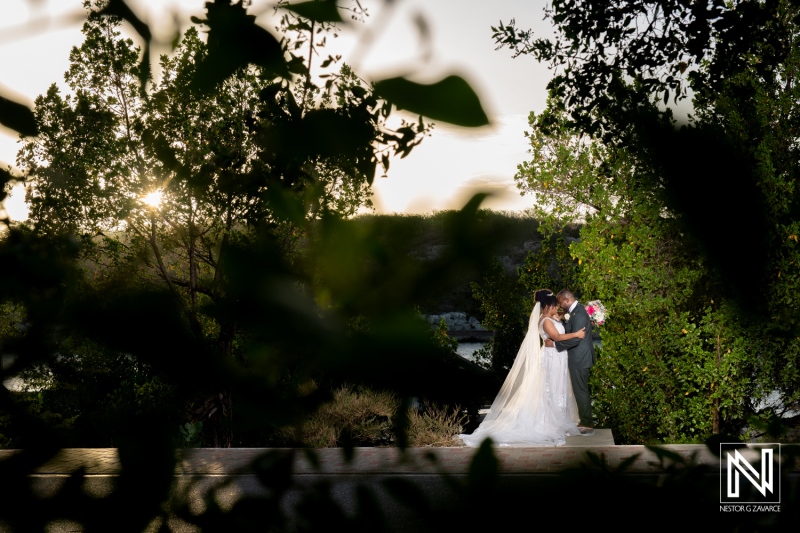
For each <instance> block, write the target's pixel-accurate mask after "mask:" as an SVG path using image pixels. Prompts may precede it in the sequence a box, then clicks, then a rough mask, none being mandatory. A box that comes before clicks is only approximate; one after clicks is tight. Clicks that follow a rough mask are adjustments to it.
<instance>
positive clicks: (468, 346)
mask: <svg viewBox="0 0 800 533" xmlns="http://www.w3.org/2000/svg"><path fill="white" fill-rule="evenodd" d="M485 344H486V343H485V342H459V343H458V355H460V356H461V357H463V358H464V359H467V360H469V361H472V362H473V363H474V362H475V355H474V354H475V352H477V351H478V350H480V349H481V348H483V347H484V345H485Z"/></svg>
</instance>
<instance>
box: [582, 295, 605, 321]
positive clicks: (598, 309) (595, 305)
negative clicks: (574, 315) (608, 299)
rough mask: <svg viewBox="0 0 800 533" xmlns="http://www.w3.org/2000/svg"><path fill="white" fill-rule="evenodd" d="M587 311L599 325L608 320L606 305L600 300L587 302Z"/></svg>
mask: <svg viewBox="0 0 800 533" xmlns="http://www.w3.org/2000/svg"><path fill="white" fill-rule="evenodd" d="M586 312H587V313H589V318H590V319H591V321H592V323H593V324H595V325H597V326H602V325H603V322H605V321H606V306H604V305H603V302H601V301H600V300H592V301H591V302H589V303H588V304H586Z"/></svg>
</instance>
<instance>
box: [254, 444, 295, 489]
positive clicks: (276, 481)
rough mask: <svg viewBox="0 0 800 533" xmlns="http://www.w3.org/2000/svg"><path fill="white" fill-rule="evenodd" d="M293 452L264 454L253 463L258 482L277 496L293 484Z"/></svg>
mask: <svg viewBox="0 0 800 533" xmlns="http://www.w3.org/2000/svg"><path fill="white" fill-rule="evenodd" d="M293 464H294V452H293V451H292V450H289V451H288V452H287V451H282V450H275V451H270V452H266V453H263V454H261V455H259V456H258V457H256V459H255V460H254V461H253V464H252V468H253V471H254V472H255V474H256V477H257V478H258V481H259V482H261V484H262V485H263V486H264V487H265V488H267V489H270V490H271V491H273V492H274V493H276V494H282V493H284V492H285V491H286V490H287V489H288V488H289V487H290V486H291V484H292V466H293Z"/></svg>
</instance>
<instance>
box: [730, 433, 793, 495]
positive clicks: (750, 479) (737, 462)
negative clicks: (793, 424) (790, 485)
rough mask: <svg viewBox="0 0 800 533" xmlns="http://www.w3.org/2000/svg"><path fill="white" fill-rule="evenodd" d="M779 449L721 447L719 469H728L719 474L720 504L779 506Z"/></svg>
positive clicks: (775, 446)
mask: <svg viewBox="0 0 800 533" xmlns="http://www.w3.org/2000/svg"><path fill="white" fill-rule="evenodd" d="M776 449H777V451H778V453H777V457H775V450H776ZM780 450H781V449H780V444H765V445H759V447H758V448H757V449H756V448H751V447H750V446H743V445H742V444H720V460H721V461H720V462H721V464H720V469H722V468H723V465H724V470H725V474H724V475H723V473H722V472H720V503H730V502H736V503H780V502H781V499H780V476H781V466H780V454H781V451H780ZM742 452H744V453H742ZM759 452H760V456H759ZM754 465H755V466H754ZM753 489H755V490H753Z"/></svg>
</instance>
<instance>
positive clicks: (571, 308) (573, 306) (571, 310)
mask: <svg viewBox="0 0 800 533" xmlns="http://www.w3.org/2000/svg"><path fill="white" fill-rule="evenodd" d="M576 305H578V300H575V301H574V302H572V305H570V306H569V311H567V313H571V312H573V311H574V310H575V306H576Z"/></svg>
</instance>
